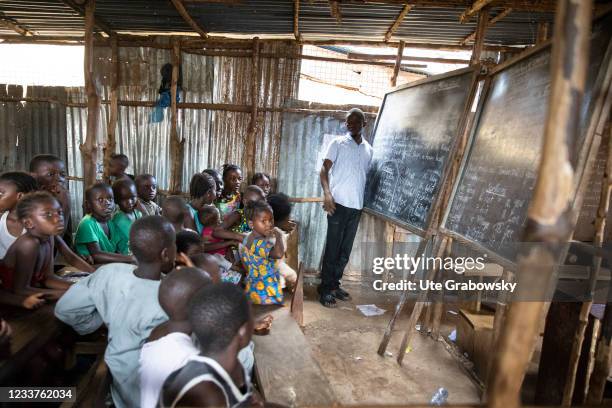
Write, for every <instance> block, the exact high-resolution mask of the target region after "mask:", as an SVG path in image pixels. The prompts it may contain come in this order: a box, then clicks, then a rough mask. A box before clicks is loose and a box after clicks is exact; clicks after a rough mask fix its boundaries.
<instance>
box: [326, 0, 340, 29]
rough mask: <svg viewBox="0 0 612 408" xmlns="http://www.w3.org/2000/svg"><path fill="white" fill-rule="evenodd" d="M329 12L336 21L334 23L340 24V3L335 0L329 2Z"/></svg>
mask: <svg viewBox="0 0 612 408" xmlns="http://www.w3.org/2000/svg"><path fill="white" fill-rule="evenodd" d="M329 11H330V13H331V16H332V17H333V18H335V19H336V23H338V24H340V23H342V13H341V12H340V2H339V1H337V0H329Z"/></svg>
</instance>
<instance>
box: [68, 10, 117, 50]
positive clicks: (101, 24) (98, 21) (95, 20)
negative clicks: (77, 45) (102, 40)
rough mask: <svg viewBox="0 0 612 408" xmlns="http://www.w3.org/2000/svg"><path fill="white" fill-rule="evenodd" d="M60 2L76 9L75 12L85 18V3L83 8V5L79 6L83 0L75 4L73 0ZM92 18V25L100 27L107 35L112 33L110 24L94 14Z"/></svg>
mask: <svg viewBox="0 0 612 408" xmlns="http://www.w3.org/2000/svg"><path fill="white" fill-rule="evenodd" d="M87 1H88V0H87ZM62 3H64V4H65V5H67V6H68V7H70V8H71V9H73V10H74V11H76V12H77V14H79V15H81V16H83V17H85V18H86V19H87V5H85V9H83V6H81V4H83V3H84V1H83V0H79V3H80V4H76V2H75V1H74V0H62ZM92 18H93V25H94V26H95V27H97V28H98V29H100V30H101V31H102V32H104V33H105V34H106V35H108V36H109V37H110V36H111V34H113V30H112V29H111V28H110V26H109V25H108V23H107V22H106V21H104V20H102V19H101V18H100V17H96V16H95V14H94V16H93V17H92ZM92 30H93V27H92ZM85 35H87V32H85ZM85 41H87V40H85Z"/></svg>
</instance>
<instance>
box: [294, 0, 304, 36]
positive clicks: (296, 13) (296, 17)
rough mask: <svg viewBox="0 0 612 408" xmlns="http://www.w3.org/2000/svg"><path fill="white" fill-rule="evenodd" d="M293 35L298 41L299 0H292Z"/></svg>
mask: <svg viewBox="0 0 612 408" xmlns="http://www.w3.org/2000/svg"><path fill="white" fill-rule="evenodd" d="M293 36H294V37H295V39H296V41H300V40H301V39H302V38H301V37H302V36H301V35H300V0H293Z"/></svg>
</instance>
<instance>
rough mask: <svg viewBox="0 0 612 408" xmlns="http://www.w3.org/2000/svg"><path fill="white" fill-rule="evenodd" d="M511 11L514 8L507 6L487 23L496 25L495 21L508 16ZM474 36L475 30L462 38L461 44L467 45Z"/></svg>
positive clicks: (489, 25)
mask: <svg viewBox="0 0 612 408" xmlns="http://www.w3.org/2000/svg"><path fill="white" fill-rule="evenodd" d="M510 13H512V8H511V7H506V8H505V9H503V10H502V11H501V12H500V13H499V14H498V15H496V16H495V17H493V18H492V19H490V20H489V22H488V24H487V26H488V27H491V26H492V25H494V24H495V23H497V22H498V21H499V20H501V19H502V18H504V17H506V16H507V15H508V14H510ZM474 38H476V31H474V32H473V33H472V34H470V35H468V36H467V37H465V38H464V39H463V40H461V43H460V44H461V45H465V44H467V43H469V42H470V41H472V40H474Z"/></svg>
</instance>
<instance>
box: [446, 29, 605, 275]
mask: <svg viewBox="0 0 612 408" xmlns="http://www.w3.org/2000/svg"><path fill="white" fill-rule="evenodd" d="M551 45H552V41H551V40H549V41H546V42H544V43H542V44H539V45H537V46H535V47H532V48H531V49H529V50H526V51H525V52H523V53H521V54H520V55H517V56H516V57H514V58H512V59H510V60H508V61H506V62H504V63H502V64H500V65H498V66H497V67H495V68H493V69H492V70H491V71H490V72H489V73H488V74H487V86H486V87H485V88H483V90H482V95H481V97H480V100H479V103H478V108H477V110H476V116H475V117H474V121H473V123H472V126H471V129H470V134H469V138H468V142H467V144H466V146H465V152H464V155H463V158H462V162H461V166H460V168H459V173H458V175H457V177H456V178H455V180H454V184H453V189H452V193H451V196H450V200H449V201H448V204H447V206H446V208H445V209H444V217H443V219H442V222H441V225H440V228H439V233H440V235H442V236H445V237H448V238H451V239H453V240H454V241H456V242H458V243H460V244H462V245H465V246H466V247H468V248H469V249H471V250H474V251H479V252H480V253H482V254H486V255H487V258H488V259H490V260H491V261H493V262H495V263H497V264H498V265H500V266H502V267H503V268H504V269H507V270H509V271H516V270H517V264H516V263H515V262H513V261H511V260H509V259H507V258H505V257H503V256H501V255H499V254H497V253H496V252H494V251H493V250H490V249H488V248H485V247H484V246H483V245H481V244H479V243H478V242H476V241H473V240H472V239H469V238H467V237H465V236H463V235H461V234H459V233H456V232H454V231H451V230H449V229H447V228H446V222H447V219H448V216H449V213H450V209H451V207H452V202H453V200H454V199H455V195H456V192H457V189H458V188H459V183H460V181H461V178H462V175H463V172H464V170H465V166H466V164H467V161H468V158H469V154H466V153H467V152H469V150H470V149H471V148H472V145H473V142H474V138H475V137H476V132H477V131H478V125H479V123H480V120H481V114H482V110H483V107H484V102H485V100H486V99H487V96H488V93H489V92H490V90H491V87H490V83H491V79H492V78H493V77H494V76H495V75H496V74H498V73H500V72H502V71H504V70H505V69H507V68H509V67H511V66H513V65H514V64H517V63H519V62H521V61H523V60H525V59H527V58H529V57H531V56H532V55H535V54H537V53H538V52H542V51H544V50H546V49H548V48H549V47H551ZM601 67H602V68H603V67H606V69H607V71H606V72H604V73H603V77H602V76H601V75H602V74H601V73H602V72H603V71H601V70H600V74H599V76H598V78H597V82H599V80H600V79H601V81H602V82H601V85H602V86H605V85H606V84H607V86H608V88H612V83H611V81H610V72H611V71H612V43H611V44H609V45H608V49H607V51H606V53H605V56H604V60H603V61H602V65H601ZM597 82H596V83H597ZM611 100H612V89H608V91H607V92H601V93H600V94H599V95H598V98H597V100H596V101H595V102H594V104H593V106H594V109H593V112H592V117H591V118H590V119H589V124H588V127H587V130H586V134H585V137H584V142H585V143H584V144H583V145H582V147H581V149H580V152H579V156H578V161H577V163H576V169H575V174H576V176H577V177H576V179H575V183H574V186H573V197H572V206H573V207H572V208H574V210H575V207H576V204H577V202H578V201H580V200H578V199H579V195H580V194H581V189H583V187H584V184H585V183H586V182H588V180H585V175H588V174H590V172H589V171H588V170H589V169H588V165H589V163H590V159H591V156H592V154H593V149H594V148H595V153H596V149H597V147H598V146H599V143H594V142H595V139H596V137H595V136H596V135H595V133H596V131H597V129H598V128H600V127H601V125H602V123H603V122H605V120H606V118H607V114H606V113H604V112H603V111H604V106H608V107H609V105H610V102H611ZM595 145H597V146H595ZM575 213H576V214H575V217H576V219H577V217H578V215H579V214H578V213H579V212H578V211H575ZM574 221H576V220H574Z"/></svg>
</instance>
